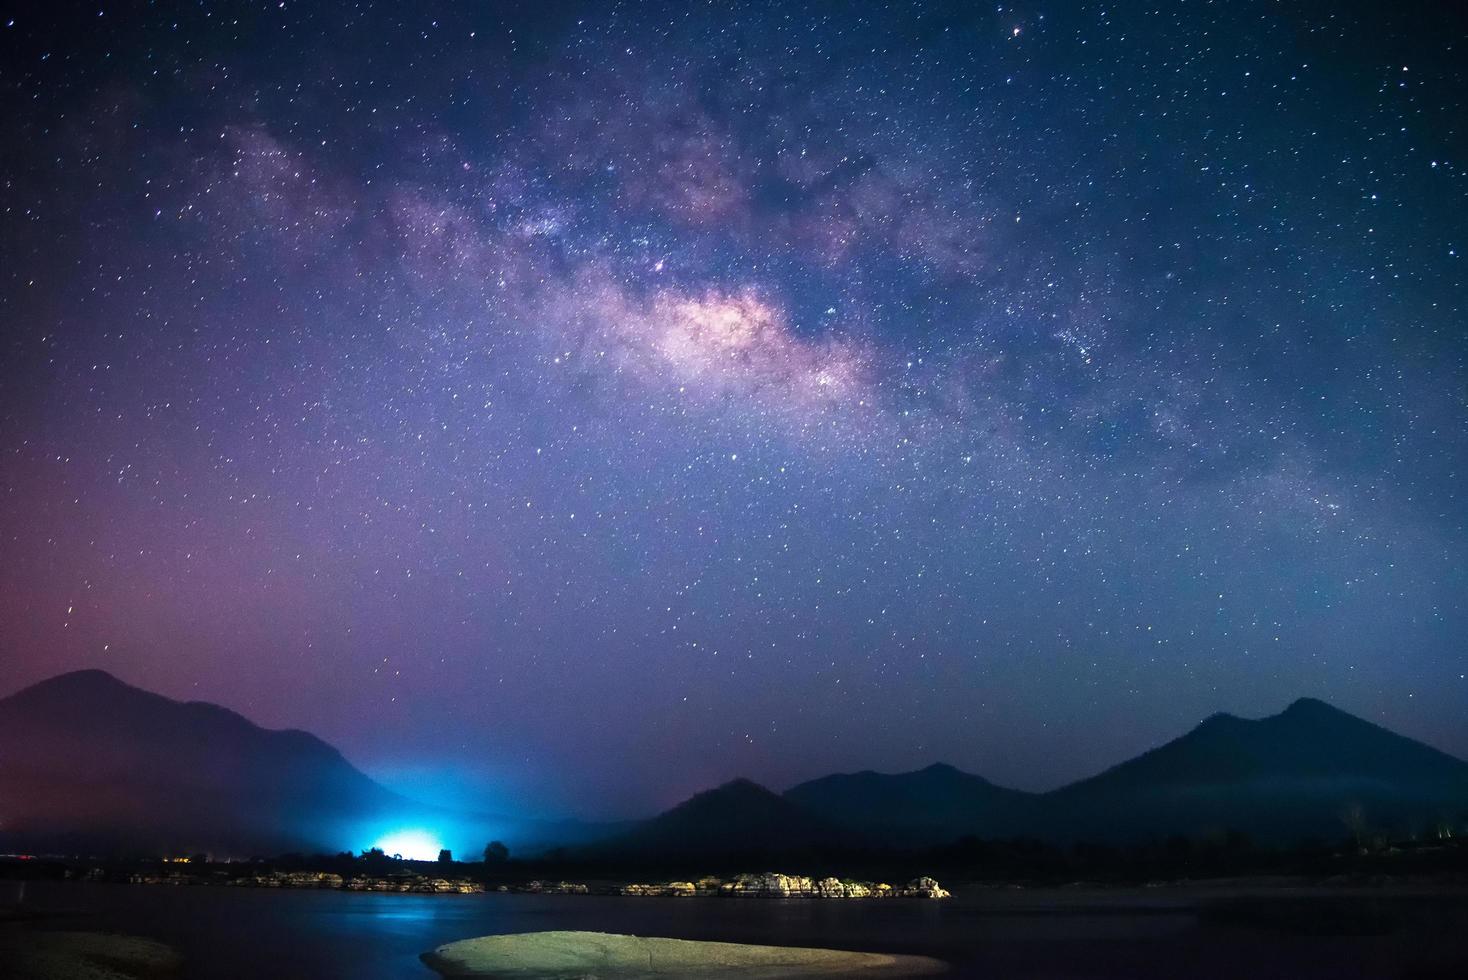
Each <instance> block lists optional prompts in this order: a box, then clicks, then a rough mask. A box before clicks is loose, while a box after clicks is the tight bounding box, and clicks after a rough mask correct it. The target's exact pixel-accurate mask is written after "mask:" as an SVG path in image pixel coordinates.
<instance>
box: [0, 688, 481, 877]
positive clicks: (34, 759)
mask: <svg viewBox="0 0 1468 980" xmlns="http://www.w3.org/2000/svg"><path fill="white" fill-rule="evenodd" d="M476 824H478V825H487V826H485V829H484V831H483V832H484V833H492V832H494V831H496V830H498V831H500V833H502V834H503V833H504V830H505V828H504V827H503V826H499V825H496V821H495V818H492V817H479V816H474V815H466V814H454V813H450V812H449V811H446V810H443V809H441V808H436V807H432V806H427V805H424V804H420V803H416V802H414V801H412V800H409V799H407V798H405V797H403V796H400V795H398V794H396V793H393V792H391V791H390V790H388V789H386V788H384V787H383V786H381V785H379V784H377V783H375V782H373V781H372V780H371V779H370V778H368V777H367V776H366V775H365V774H363V773H362V772H360V771H359V770H357V769H356V768H355V767H353V766H352V765H351V763H349V762H348V761H347V760H346V759H345V758H343V757H342V755H341V753H340V752H338V751H337V750H336V749H334V748H333V747H331V746H330V745H328V744H326V743H325V742H323V741H322V740H321V739H319V738H317V737H316V736H314V735H311V734H308V733H306V732H303V731H292V730H287V731H271V730H268V729H264V728H261V727H259V726H258V725H255V724H254V723H253V722H250V721H249V720H247V719H245V718H243V717H241V716H240V715H238V714H235V713H234V712H232V711H229V710H227V709H225V708H221V707H219V706H217V705H213V704H207V703H203V702H180V701H174V700H171V699H169V698H165V697H162V696H161V695H158V694H153V693H151V692H148V691H144V690H141V689H139V688H136V687H132V686H130V685H128V684H125V683H123V682H122V681H120V680H118V679H117V678H115V677H113V676H112V675H110V674H108V673H105V672H104V671H100V670H81V671H76V672H73V673H68V674H62V675H59V676H57V677H53V678H51V679H49V680H46V681H42V682H41V683H39V684H36V685H34V686H32V687H29V688H26V689H25V690H23V691H20V692H18V693H16V694H14V695H12V696H10V697H8V698H5V699H4V700H0V848H3V849H8V850H48V849H76V850H81V851H97V852H109V851H119V850H123V851H128V850H139V851H147V852H152V853H188V852H195V851H202V852H214V853H216V854H218V855H221V856H224V855H231V856H247V855H250V854H274V853H282V852H286V851H292V850H312V851H336V850H342V849H346V848H354V847H366V846H368V845H369V844H370V843H372V842H373V841H374V840H375V839H376V838H377V837H378V836H381V835H382V834H384V833H386V832H390V831H392V830H393V829H395V828H401V827H422V826H427V827H433V828H443V829H446V828H448V827H450V826H452V827H454V828H456V830H457V832H458V833H460V834H467V833H469V830H468V828H469V827H472V826H474V825H476ZM479 836H480V835H479V833H478V832H475V833H474V834H473V836H470V837H468V838H467V839H468V840H471V841H472V840H478V839H479ZM485 839H487V838H485ZM481 843H482V842H481Z"/></svg>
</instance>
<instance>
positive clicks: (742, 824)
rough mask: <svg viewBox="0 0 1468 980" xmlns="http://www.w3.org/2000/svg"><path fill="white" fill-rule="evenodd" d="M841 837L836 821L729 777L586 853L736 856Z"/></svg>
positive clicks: (814, 846) (812, 846)
mask: <svg viewBox="0 0 1468 980" xmlns="http://www.w3.org/2000/svg"><path fill="white" fill-rule="evenodd" d="M847 840H848V835H846V834H845V833H843V832H842V831H841V830H839V829H838V828H837V827H836V825H834V824H832V823H830V822H828V821H825V820H823V819H821V818H820V817H818V816H816V815H814V814H812V813H810V812H808V811H807V810H805V809H804V808H802V807H800V806H797V805H796V804H794V803H791V802H790V801H789V800H787V799H785V798H784V797H782V796H780V795H779V794H777V793H773V792H771V791H770V790H768V789H766V788H765V787H763V786H761V785H759V784H758V783H754V782H751V781H750V780H748V779H735V780H732V781H730V782H727V783H725V784H724V785H722V786H719V787H717V788H715V789H710V790H705V791H704V792H702V793H698V794H696V795H694V796H693V797H691V798H689V799H687V800H685V801H684V802H682V803H680V804H678V805H677V806H675V807H673V808H672V809H671V810H667V811H665V812H664V813H661V814H659V815H658V816H656V817H653V818H652V819H650V820H645V821H642V822H641V823H639V824H637V825H636V826H635V827H633V828H632V829H630V830H628V831H626V832H624V833H621V834H618V835H616V836H614V837H612V838H609V839H607V840H605V841H602V842H600V843H599V844H595V845H593V846H592V849H591V853H592V854H594V855H595V856H598V857H613V858H619V859H620V858H636V859H642V860H660V859H662V858H693V857H697V858H701V859H712V858H726V859H730V860H736V859H739V858H751V859H754V858H764V857H770V856H777V855H790V854H795V853H800V852H811V851H816V850H821V849H830V848H833V847H836V846H839V845H841V844H842V843H844V842H846V841H847Z"/></svg>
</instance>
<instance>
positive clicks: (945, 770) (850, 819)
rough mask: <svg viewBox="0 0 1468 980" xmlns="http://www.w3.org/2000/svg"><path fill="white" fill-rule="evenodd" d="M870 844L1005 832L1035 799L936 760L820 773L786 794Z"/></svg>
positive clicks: (931, 841)
mask: <svg viewBox="0 0 1468 980" xmlns="http://www.w3.org/2000/svg"><path fill="white" fill-rule="evenodd" d="M785 798H786V799H787V800H789V801H791V802H792V803H796V804H798V805H800V806H801V807H804V808H805V809H807V810H809V811H811V812H813V813H819V814H823V815H824V816H826V817H827V819H830V820H833V821H835V822H837V823H838V824H839V825H841V826H843V827H845V828H846V829H847V830H849V831H852V832H854V833H857V834H859V835H861V837H862V838H863V839H865V840H868V841H871V842H872V843H893V842H899V843H901V844H903V845H907V846H918V845H927V844H943V843H947V842H949V841H952V840H953V839H955V838H957V837H961V836H963V835H965V834H974V835H977V836H980V837H987V836H997V835H1008V834H1012V833H1014V832H1016V828H1018V827H1020V826H1022V825H1023V818H1024V816H1025V815H1026V814H1028V813H1029V812H1030V811H1031V809H1032V808H1033V807H1034V804H1035V800H1036V799H1037V796H1036V794H1034V793H1026V792H1023V791H1021V790H1017V789H1008V788H1006V787H1003V786H996V785H995V784H994V783H991V782H989V781H988V780H987V779H985V778H983V777H982V776H975V775H973V774H972V773H966V772H962V771H961V770H958V769H955V768H954V767H953V766H950V765H947V764H945V763H941V762H940V763H935V764H933V765H931V766H928V767H927V768H926V769H920V770H918V771H916V772H906V773H898V774H895V775H888V774H885V773H878V772H871V771H870V770H868V771H866V772H858V773H841V774H837V775H834V776H823V777H821V778H819V779H812V780H810V781H809V782H805V783H801V784H800V785H799V786H795V787H793V788H792V789H790V790H787V791H786V793H785Z"/></svg>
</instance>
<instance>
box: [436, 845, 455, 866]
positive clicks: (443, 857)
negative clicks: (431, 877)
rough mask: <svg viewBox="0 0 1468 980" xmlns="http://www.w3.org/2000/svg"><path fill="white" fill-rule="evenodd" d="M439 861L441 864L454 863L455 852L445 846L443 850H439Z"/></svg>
mask: <svg viewBox="0 0 1468 980" xmlns="http://www.w3.org/2000/svg"><path fill="white" fill-rule="evenodd" d="M438 863H439V864H453V863H454V852H453V851H451V850H449V849H448V848H447V847H445V848H444V849H443V850H441V851H439V852H438Z"/></svg>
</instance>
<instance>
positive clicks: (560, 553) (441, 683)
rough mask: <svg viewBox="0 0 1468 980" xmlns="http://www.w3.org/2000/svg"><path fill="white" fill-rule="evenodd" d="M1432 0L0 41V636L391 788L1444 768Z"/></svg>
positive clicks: (1446, 182) (444, 8) (364, 10)
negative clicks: (1328, 743) (1363, 740)
mask: <svg viewBox="0 0 1468 980" xmlns="http://www.w3.org/2000/svg"><path fill="white" fill-rule="evenodd" d="M1452 6H1453V5H1451V4H1438V3H1431V4H1429V3H1420V4H1419V3H1405V4H1391V5H1382V4H1375V3H1372V4H1367V3H1344V4H1343V3H1318V4H1317V3H1289V2H1267V3H1266V2H1247V0H1241V2H1230V3H1226V4H1225V3H1202V2H1187V3H1182V2H1179V3H1167V4H1155V3H1154V4H1138V3H1130V2H1117V3H1111V4H1082V3H1060V2H1057V3H1053V4H1038V5H1036V4H1026V5H1022V6H1017V7H1010V6H1007V5H1004V6H997V7H996V6H994V5H987V6H975V5H972V4H936V3H928V4H917V3H914V4H888V5H877V4H860V5H853V4H784V5H780V4H774V5H771V4H753V5H749V6H747V7H745V6H741V5H735V4H727V3H716V4H692V3H679V4H671V5H666V6H664V5H638V4H603V3H592V4H584V5H578V4H569V3H544V2H539V3H531V4H517V3H474V4H470V3H463V4H454V5H439V4H396V3H395V4H383V5H378V6H373V5H368V4H355V5H343V4H336V3H325V2H322V3H315V2H312V3H304V2H302V3H286V4H280V5H277V4H275V3H271V4H263V5H261V4H214V5H194V4H187V5H186V4H178V5H169V4H150V5H147V6H134V5H119V6H117V7H115V8H114V7H112V6H111V5H109V4H106V3H99V4H94V5H90V6H73V5H69V4H58V5H52V6H51V7H48V8H38V9H36V10H32V11H27V12H21V13H15V14H12V15H7V16H6V17H5V18H4V19H5V20H9V18H10V17H12V16H13V17H14V20H13V21H10V22H9V23H0V106H3V113H0V119H3V127H4V146H3V147H0V178H3V180H0V454H3V455H0V551H3V555H4V560H3V564H0V657H3V658H4V660H5V662H6V670H5V671H4V673H3V683H0V687H3V688H4V689H5V690H6V691H8V690H10V689H13V688H16V687H19V686H21V685H23V684H25V683H29V682H32V681H35V680H38V679H40V678H42V677H44V676H47V675H50V674H52V673H56V672H59V671H62V670H65V669H70V668H75V667H81V666H100V667H104V668H106V669H109V670H112V671H114V672H115V673H117V674H118V675H119V676H121V677H122V678H124V679H125V680H128V681H131V682H134V683H138V684H141V685H144V686H147V687H150V688H154V689H156V690H160V691H162V692H164V693H167V694H170V695H173V696H177V697H190V698H201V699H207V700H211V701H217V702H220V703H223V704H225V705H227V706H229V707H232V708H235V709H237V710H240V711H242V712H244V713H245V714H247V715H249V716H250V717H252V718H254V719H256V720H258V721H260V722H262V723H265V724H269V725H275V726H284V725H290V726H296V727H303V728H307V729H310V730H312V731H314V732H316V733H318V734H320V735H322V736H323V737H325V738H327V739H328V740H330V741H332V742H334V743H335V744H337V745H339V746H340V747H341V748H343V750H344V751H345V752H346V753H347V754H348V756H349V757H350V758H352V759H353V760H354V761H356V762H358V763H359V764H361V765H362V766H364V768H366V769H368V770H369V771H370V772H372V773H374V774H375V775H379V776H382V777H384V778H385V779H386V780H387V781H389V782H390V783H392V784H393V785H394V786H396V787H398V788H400V789H404V790H406V791H409V792H417V793H420V794H422V795H428V796H433V797H435V798H451V799H456V800H473V801H475V802H480V803H483V804H486V805H490V806H495V807H520V808H525V809H527V810H533V811H567V810H570V811H575V812H579V813H583V814H586V815H607V814H629V813H642V812H646V811H648V810H651V809H653V808H655V807H658V806H662V805H666V804H669V803H671V802H674V801H676V800H677V799H679V798H681V797H682V796H685V795H687V794H688V793H690V792H692V791H693V790H696V789H699V788H702V787H704V786H707V785H709V784H711V783H714V782H718V781H722V780H724V779H726V778H729V777H732V776H734V775H747V776H750V777H753V778H755V779H758V780H761V781H764V782H768V783H769V784H771V785H773V786H775V787H776V788H783V786H785V785H787V784H789V783H791V782H793V781H796V780H798V779H801V778H806V777H810V776H814V775H818V774H823V773H825V772H829V771H832V770H849V769H857V768H867V767H872V768H879V769H905V768H916V767H918V766H922V765H925V764H927V763H930V762H933V761H935V760H945V761H949V762H952V763H954V764H956V765H959V766H960V767H962V768H965V769H969V770H972V771H976V772H980V773H982V774H984V775H987V776H989V777H990V778H992V779H994V780H996V781H999V782H1003V783H1007V784H1011V785H1017V786H1023V787H1026V788H1038V787H1048V786H1052V785H1056V784H1058V783H1060V782H1062V781H1064V780H1068V779H1072V778H1075V777H1078V776H1082V775H1086V774H1089V773H1090V772H1093V771H1095V770H1096V769H1098V768H1101V767H1103V766H1105V765H1108V764H1110V763H1113V762H1115V761H1118V760H1119V759H1121V758H1122V757H1124V756H1125V755H1128V754H1131V753H1134V752H1137V751H1140V750H1142V749H1144V748H1147V747H1149V746H1151V745H1153V744H1156V743H1157V742H1159V741H1161V740H1164V739H1166V738H1168V737H1171V736H1173V735H1175V734H1177V733H1179V732H1180V731H1181V730H1183V729H1185V728H1186V727H1188V726H1190V725H1191V724H1193V723H1195V722H1196V721H1198V720H1200V719H1201V718H1203V717H1204V716H1206V715H1208V714H1210V713H1212V712H1214V711H1219V710H1229V711H1234V712H1237V713H1241V714H1252V715H1257V714H1263V713H1268V712H1272V711H1275V710H1278V709H1279V708H1281V707H1283V706H1284V705H1285V704H1287V703H1288V702H1289V701H1291V700H1293V699H1294V698H1295V697H1298V696H1301V695H1313V696H1318V697H1322V698H1325V699H1327V700H1329V701H1331V702H1333V703H1335V704H1337V705H1338V706H1340V707H1342V708H1345V709H1347V710H1350V711H1353V712H1355V713H1357V714H1360V715H1362V716H1364V717H1366V718H1369V719H1371V720H1374V721H1377V722H1380V723H1382V724H1385V725H1388V726H1389V727H1392V728H1394V729H1397V730H1400V731H1402V732H1404V733H1407V734H1410V735H1413V736H1415V737H1419V738H1423V739H1425V740H1427V741H1429V742H1431V743H1433V744H1435V745H1438V746H1439V747H1442V748H1444V749H1447V750H1449V751H1452V752H1455V753H1456V754H1458V755H1460V756H1461V755H1468V725H1465V723H1464V717H1465V711H1464V709H1465V707H1468V679H1465V673H1468V651H1465V645H1464V640H1463V637H1464V636H1468V609H1465V605H1464V599H1463V596H1464V591H1465V587H1468V574H1465V571H1464V568H1465V564H1464V563H1465V557H1468V530H1465V525H1464V520H1465V505H1464V500H1463V496H1462V487H1463V477H1464V464H1465V458H1468V364H1465V353H1468V339H1465V336H1468V330H1465V314H1468V308H1465V307H1468V288H1465V272H1464V269H1465V265H1464V258H1463V252H1464V250H1465V249H1468V172H1465V169H1468V139H1465V131H1464V130H1465V125H1468V95H1465V93H1468V78H1465V74H1468V71H1465V68H1468V32H1465V30H1464V23H1463V21H1462V20H1461V19H1460V18H1459V17H1458V16H1457V15H1455V14H1454V13H1453V11H1452V10H1451V9H1450V8H1451V7H1452Z"/></svg>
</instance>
